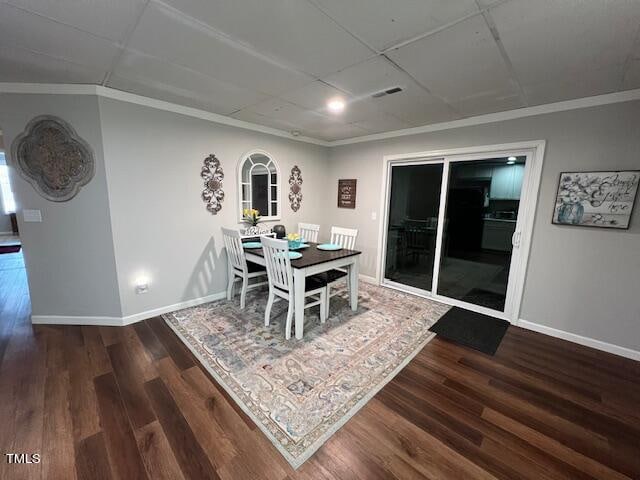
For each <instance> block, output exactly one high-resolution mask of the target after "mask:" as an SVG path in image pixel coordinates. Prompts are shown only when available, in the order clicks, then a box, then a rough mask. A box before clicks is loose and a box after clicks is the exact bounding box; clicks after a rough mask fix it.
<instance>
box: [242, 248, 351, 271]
mask: <svg viewBox="0 0 640 480" xmlns="http://www.w3.org/2000/svg"><path fill="white" fill-rule="evenodd" d="M306 244H307V245H309V247H308V248H303V249H302V250H295V251H296V252H300V253H301V254H302V258H298V259H297V260H291V266H292V267H293V268H305V267H310V266H312V265H318V264H320V263H325V262H330V261H331V260H338V259H339V258H345V257H353V256H354V255H360V254H361V253H362V252H360V251H358V250H347V249H346V248H343V249H342V250H333V251H329V250H318V249H317V248H316V246H317V245H318V244H317V243H313V242H306ZM245 252H246V253H253V254H254V255H258V256H259V257H264V251H263V250H262V249H261V248H247V249H245Z"/></svg>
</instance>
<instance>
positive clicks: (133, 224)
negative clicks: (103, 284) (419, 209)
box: [99, 98, 327, 315]
mask: <svg viewBox="0 0 640 480" xmlns="http://www.w3.org/2000/svg"><path fill="white" fill-rule="evenodd" d="M99 102H100V118H101V122H102V129H103V132H102V135H103V144H104V155H105V159H106V164H107V179H108V185H109V197H110V208H111V221H112V226H113V235H114V244H115V256H116V264H117V271H118V279H119V285H120V296H121V299H122V309H123V314H124V315H131V314H135V313H139V312H144V311H147V310H150V309H153V308H158V307H163V306H167V305H172V304H175V303H178V302H183V301H186V300H191V299H194V298H200V297H203V296H206V295H210V294H214V293H219V292H222V291H224V290H225V287H226V277H227V274H226V258H225V257H224V254H223V252H222V237H221V231H220V227H222V226H225V227H232V228H233V227H240V226H241V225H240V224H239V223H238V208H239V207H238V200H237V198H238V195H237V176H236V171H237V165H238V162H239V160H240V158H241V157H242V156H243V154H244V153H245V152H247V151H249V150H252V149H256V148H259V149H262V150H266V151H267V152H269V153H270V154H271V155H272V156H273V158H274V159H275V161H276V162H277V163H278V165H279V167H280V172H281V177H282V178H281V182H282V191H281V192H282V201H281V209H282V220H281V221H280V222H276V223H282V224H284V225H285V227H286V228H287V231H291V230H292V229H296V228H297V227H296V226H297V223H298V222H300V221H301V222H317V221H320V220H321V219H323V218H324V212H325V199H326V179H327V168H326V164H327V149H326V148H323V147H316V146H314V145H310V144H306V143H302V142H297V141H293V140H287V139H284V138H280V137H275V136H272V135H266V134H261V133H258V132H254V131H249V130H244V129H239V128H235V127H228V126H224V125H220V124H216V123H212V122H209V121H204V120H199V119H195V118H191V117H186V116H182V115H178V114H174V113H170V112H165V111H160V110H156V109H152V108H148V107H142V106H138V105H133V104H129V103H124V102H120V101H117V100H112V99H106V98H100V99H99ZM211 153H214V154H215V155H216V156H217V157H218V159H220V161H221V163H222V167H223V169H224V173H225V179H224V182H223V189H224V192H225V200H224V202H223V208H222V210H221V211H220V212H219V213H218V214H217V215H212V214H211V213H209V212H208V211H207V210H206V209H205V204H204V202H203V201H202V199H201V198H200V194H201V192H202V189H203V181H202V179H201V178H200V170H201V168H202V164H203V160H204V158H205V157H206V156H207V155H209V154H211ZM293 165H298V166H299V167H300V169H301V170H302V177H303V182H304V183H303V185H302V192H303V201H302V207H301V208H300V210H299V211H298V212H296V213H294V212H293V211H292V210H291V207H290V206H289V200H288V198H287V196H288V192H289V184H288V179H289V174H290V172H291V168H292V167H293ZM143 273H144V274H146V275H147V276H148V277H149V278H150V280H151V284H150V291H149V293H147V294H144V295H136V294H135V288H134V282H135V279H136V278H137V277H138V276H139V275H140V274H143Z"/></svg>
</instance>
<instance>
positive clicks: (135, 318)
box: [122, 291, 227, 325]
mask: <svg viewBox="0 0 640 480" xmlns="http://www.w3.org/2000/svg"><path fill="white" fill-rule="evenodd" d="M226 297H227V292H226V291H225V292H218V293H213V294H211V295H207V296H206V297H200V298H194V299H192V300H187V301H186V302H180V303H174V304H173V305H167V306H165V307H160V308H154V309H152V310H147V311H144V312H140V313H134V314H133V315H127V316H126V317H122V324H123V325H129V324H131V323H136V322H139V321H140V320H146V319H147V318H153V317H157V316H158V315H163V314H165V313H169V312H175V311H176V310H182V309H183V308H189V307H195V306H196V305H202V304H203V303H209V302H215V301H217V300H222V299H223V298H226Z"/></svg>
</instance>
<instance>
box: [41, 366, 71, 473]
mask: <svg viewBox="0 0 640 480" xmlns="http://www.w3.org/2000/svg"><path fill="white" fill-rule="evenodd" d="M70 392H71V388H70V382H69V372H68V371H64V370H63V371H58V370H49V373H48V375H47V380H46V386H45V397H44V398H45V404H44V410H45V413H44V428H43V432H42V477H43V478H67V479H70V480H71V479H74V478H76V469H75V450H74V448H73V425H72V422H71V413H70V411H69V394H70Z"/></svg>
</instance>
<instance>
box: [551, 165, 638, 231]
mask: <svg viewBox="0 0 640 480" xmlns="http://www.w3.org/2000/svg"><path fill="white" fill-rule="evenodd" d="M639 180H640V170H626V171H624V170H623V171H617V172H615V171H610V172H563V173H561V174H560V182H559V184H558V193H557V195H556V205H555V208H554V211H553V223H555V224H558V225H577V226H583V227H601V228H620V229H627V228H629V222H630V220H631V212H632V211H633V205H634V203H635V199H636V194H637V192H638V182H639Z"/></svg>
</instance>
